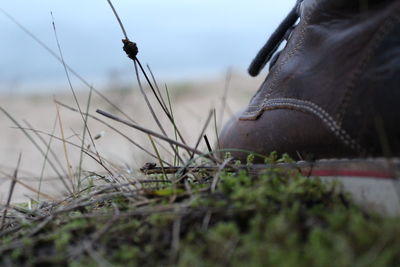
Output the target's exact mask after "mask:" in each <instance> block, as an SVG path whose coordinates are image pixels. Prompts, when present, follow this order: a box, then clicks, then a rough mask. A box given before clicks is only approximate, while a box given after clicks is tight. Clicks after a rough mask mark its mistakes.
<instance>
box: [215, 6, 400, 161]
mask: <svg viewBox="0 0 400 267" xmlns="http://www.w3.org/2000/svg"><path fill="white" fill-rule="evenodd" d="M298 17H300V21H299V23H298V24H297V25H296V26H295V27H294V28H293V27H292V26H293V24H294V23H296V21H297V19H298ZM285 36H286V37H287V44H286V46H285V48H284V49H283V51H282V52H280V53H279V54H278V56H277V57H276V59H272V60H270V59H271V56H272V55H273V54H274V53H275V52H276V50H277V48H278V46H279V45H280V43H281V42H282V40H283V39H284V38H285ZM275 54H276V53H275ZM268 61H270V66H271V65H272V66H271V67H270V72H269V74H268V76H267V78H266V80H265V81H264V83H263V84H262V86H261V88H260V89H259V90H258V91H257V93H256V94H255V96H254V97H253V98H252V100H251V102H250V104H249V106H248V107H247V108H246V109H245V110H244V111H243V112H241V113H240V114H239V115H238V117H235V118H232V119H231V120H230V121H229V122H228V124H227V125H226V126H225V128H224V130H223V131H222V133H221V136H220V145H221V148H222V149H232V154H233V155H234V156H236V157H237V158H239V159H242V160H244V159H245V157H246V154H247V153H245V152H238V150H246V151H251V152H255V153H259V154H263V155H268V154H269V153H270V152H272V151H277V152H278V153H289V155H291V156H292V157H294V158H296V159H298V158H306V159H307V158H310V157H311V158H335V157H365V156H399V155H400V1H399V0H379V1H378V0H304V1H298V2H297V4H296V7H295V8H294V9H293V10H292V12H291V13H290V14H289V16H288V17H287V18H286V19H285V20H284V22H283V23H282V24H281V25H280V27H279V28H278V30H277V31H276V32H275V33H274V34H273V35H272V37H271V39H270V40H269V41H268V42H267V44H266V45H265V46H264V47H263V48H262V50H261V51H260V52H259V54H258V55H257V57H256V59H255V60H254V61H253V63H252V65H251V66H250V69H249V72H250V74H252V75H257V74H258V73H259V71H260V70H261V69H262V67H263V66H264V65H265V64H266V63H267V62H268Z"/></svg>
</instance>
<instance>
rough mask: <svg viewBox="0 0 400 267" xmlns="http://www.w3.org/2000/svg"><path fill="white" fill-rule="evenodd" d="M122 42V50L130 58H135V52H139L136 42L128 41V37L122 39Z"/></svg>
mask: <svg viewBox="0 0 400 267" xmlns="http://www.w3.org/2000/svg"><path fill="white" fill-rule="evenodd" d="M122 43H123V44H124V47H123V49H124V51H125V53H126V54H127V55H128V57H129V58H130V59H132V60H135V59H136V56H137V54H138V53H139V49H138V47H137V45H136V43H134V42H131V41H129V40H128V39H122Z"/></svg>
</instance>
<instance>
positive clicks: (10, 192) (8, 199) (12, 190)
mask: <svg viewBox="0 0 400 267" xmlns="http://www.w3.org/2000/svg"><path fill="white" fill-rule="evenodd" d="M21 157H22V153H19V156H18V162H17V167H16V168H15V171H14V175H13V179H12V181H11V186H10V190H9V191H8V198H7V203H6V207H5V209H4V212H3V218H2V220H1V226H0V231H1V230H3V228H4V225H5V222H6V217H7V211H8V208H9V207H10V202H11V198H12V195H13V193H14V189H15V184H16V183H17V177H18V170H19V165H20V164H21Z"/></svg>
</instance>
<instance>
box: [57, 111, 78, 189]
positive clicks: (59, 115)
mask: <svg viewBox="0 0 400 267" xmlns="http://www.w3.org/2000/svg"><path fill="white" fill-rule="evenodd" d="M56 109H57V118H58V123H59V126H60V132H61V140H62V143H63V148H64V156H65V160H66V163H67V170H68V176H69V179H70V181H71V186H72V191H73V192H75V184H74V175H73V173H72V165H71V163H70V160H69V156H68V149H67V143H66V139H65V136H64V127H63V123H62V120H61V114H60V107H59V106H58V105H57V104H56Z"/></svg>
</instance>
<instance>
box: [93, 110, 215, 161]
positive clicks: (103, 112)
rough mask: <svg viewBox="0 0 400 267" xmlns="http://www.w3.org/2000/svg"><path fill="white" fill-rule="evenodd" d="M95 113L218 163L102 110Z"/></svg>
mask: <svg viewBox="0 0 400 267" xmlns="http://www.w3.org/2000/svg"><path fill="white" fill-rule="evenodd" d="M96 112H97V113H99V114H101V115H103V116H105V117H107V118H109V119H112V120H115V121H118V122H120V123H123V124H125V125H127V126H129V127H131V128H134V129H136V130H139V131H141V132H144V133H147V134H150V135H152V136H154V137H157V138H159V139H161V140H164V141H165V142H168V143H170V144H173V145H176V146H179V147H181V148H183V149H185V150H186V151H189V152H193V153H195V154H197V155H201V156H204V157H206V158H208V159H210V160H212V161H214V162H218V160H216V159H215V158H214V157H213V156H211V155H207V154H204V153H203V152H201V151H198V150H196V149H194V148H191V147H189V146H187V145H185V144H182V143H179V142H177V141H175V140H173V139H170V138H168V137H166V136H164V135H161V134H159V133H156V132H154V131H152V130H149V129H146V128H143V127H141V126H139V125H136V124H133V123H131V122H129V121H126V120H124V119H121V118H118V117H117V116H115V115H112V114H110V113H107V112H105V111H103V110H99V109H98V110H96Z"/></svg>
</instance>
